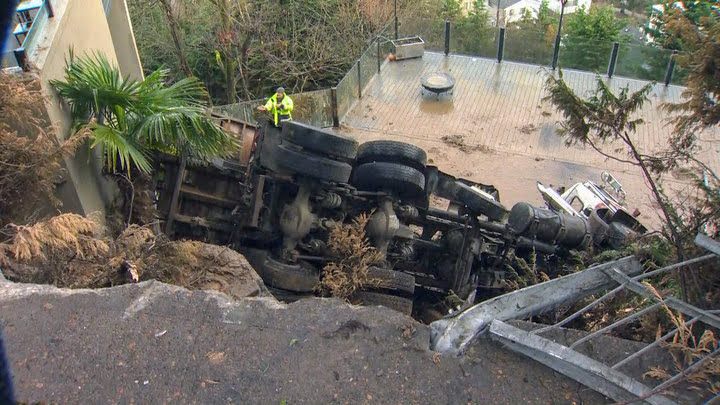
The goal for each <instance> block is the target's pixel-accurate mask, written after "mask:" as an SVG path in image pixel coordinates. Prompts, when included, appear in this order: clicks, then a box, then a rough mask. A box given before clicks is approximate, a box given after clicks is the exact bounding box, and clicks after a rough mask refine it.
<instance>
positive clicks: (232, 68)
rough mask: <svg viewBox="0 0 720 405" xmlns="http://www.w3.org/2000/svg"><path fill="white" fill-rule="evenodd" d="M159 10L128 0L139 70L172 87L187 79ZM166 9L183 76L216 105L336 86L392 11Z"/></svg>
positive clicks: (233, 6) (250, 4)
mask: <svg viewBox="0 0 720 405" xmlns="http://www.w3.org/2000/svg"><path fill="white" fill-rule="evenodd" d="M159 3H160V2H156V1H153V2H148V1H145V0H128V8H129V11H130V14H131V17H132V19H133V27H134V31H135V37H136V41H137V44H138V51H139V53H140V58H141V60H142V61H143V65H144V66H145V67H146V68H149V69H158V68H160V67H166V68H168V69H169V71H170V73H169V75H170V76H169V79H170V80H178V79H180V78H182V77H185V76H186V75H185V74H184V73H182V72H181V69H180V66H179V65H178V53H179V51H178V50H177V49H174V48H175V45H174V42H173V41H172V35H171V27H172V25H171V24H170V23H169V21H168V20H169V18H168V17H167V15H166V12H165V11H164V9H163V7H162V6H161V5H160V4H159ZM170 3H172V7H171V12H172V18H173V19H174V20H175V21H177V26H178V29H179V32H178V35H177V36H178V37H179V38H180V39H181V41H182V48H183V51H184V54H185V57H186V59H187V65H188V66H189V70H190V71H191V72H192V74H193V75H195V76H197V77H198V78H199V79H200V80H201V81H202V82H203V83H205V85H206V87H207V88H208V91H209V93H210V95H211V98H212V100H213V101H214V103H215V104H228V103H234V102H236V101H238V100H243V99H244V100H249V99H257V98H262V97H265V96H267V95H268V94H270V93H271V92H272V89H274V88H276V87H277V86H279V85H282V86H283V87H285V88H286V89H287V90H288V92H290V93H294V92H300V91H309V90H315V89H319V88H328V87H330V86H334V85H337V83H338V81H339V80H340V79H341V78H342V77H343V76H344V75H345V73H346V72H347V70H348V69H349V68H350V67H351V66H352V64H353V63H354V62H355V61H356V59H357V57H358V56H359V55H360V54H361V52H363V51H364V50H365V49H366V48H367V46H368V40H369V39H371V38H374V37H375V35H376V34H377V32H379V31H380V30H381V29H382V28H383V27H384V26H385V25H386V24H387V23H388V22H389V21H390V15H391V12H392V7H393V5H392V4H391V3H385V2H383V3H380V2H348V1H338V0H315V1H296V0H289V1H280V2H276V1H270V0H254V1H252V0H251V1H234V0H232V1H231V0H203V1H196V0H177V1H172V2H170ZM437 16H438V14H435V17H437Z"/></svg>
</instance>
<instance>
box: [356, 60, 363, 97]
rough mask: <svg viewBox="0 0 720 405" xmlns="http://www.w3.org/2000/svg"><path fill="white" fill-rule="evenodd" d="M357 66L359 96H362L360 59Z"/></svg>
mask: <svg viewBox="0 0 720 405" xmlns="http://www.w3.org/2000/svg"><path fill="white" fill-rule="evenodd" d="M355 66H357V72H358V75H357V76H358V98H362V72H360V59H358V61H357V63H356V64H355Z"/></svg>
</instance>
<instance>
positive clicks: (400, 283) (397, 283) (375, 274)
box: [368, 267, 415, 294]
mask: <svg viewBox="0 0 720 405" xmlns="http://www.w3.org/2000/svg"><path fill="white" fill-rule="evenodd" d="M368 278H369V279H370V285H371V286H372V287H377V288H385V289H388V290H396V291H402V292H405V293H408V294H413V293H414V292H415V277H413V276H412V275H410V274H407V273H403V272H400V271H395V270H390V269H382V268H380V267H370V268H369V269H368ZM376 283H377V285H376Z"/></svg>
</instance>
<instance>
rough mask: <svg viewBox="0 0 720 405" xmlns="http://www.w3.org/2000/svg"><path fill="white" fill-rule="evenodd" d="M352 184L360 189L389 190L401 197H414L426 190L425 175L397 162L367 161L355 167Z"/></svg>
mask: <svg viewBox="0 0 720 405" xmlns="http://www.w3.org/2000/svg"><path fill="white" fill-rule="evenodd" d="M352 185H353V186H355V187H357V188H358V190H363V191H380V190H389V191H394V192H396V193H397V194H398V196H400V197H401V198H414V197H419V196H420V195H422V194H423V192H424V191H425V175H424V174H422V173H420V172H419V171H417V170H416V169H413V168H412V167H408V166H404V165H401V164H397V163H386V162H375V163H365V164H363V165H360V166H356V167H355V171H354V172H353V178H352Z"/></svg>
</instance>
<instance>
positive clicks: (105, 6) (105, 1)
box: [102, 0, 112, 17]
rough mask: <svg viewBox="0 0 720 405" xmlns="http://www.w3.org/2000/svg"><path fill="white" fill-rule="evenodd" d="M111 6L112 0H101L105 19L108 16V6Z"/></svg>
mask: <svg viewBox="0 0 720 405" xmlns="http://www.w3.org/2000/svg"><path fill="white" fill-rule="evenodd" d="M111 4H112V0H102V5H103V10H105V17H107V16H108V14H110V5H111Z"/></svg>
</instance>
